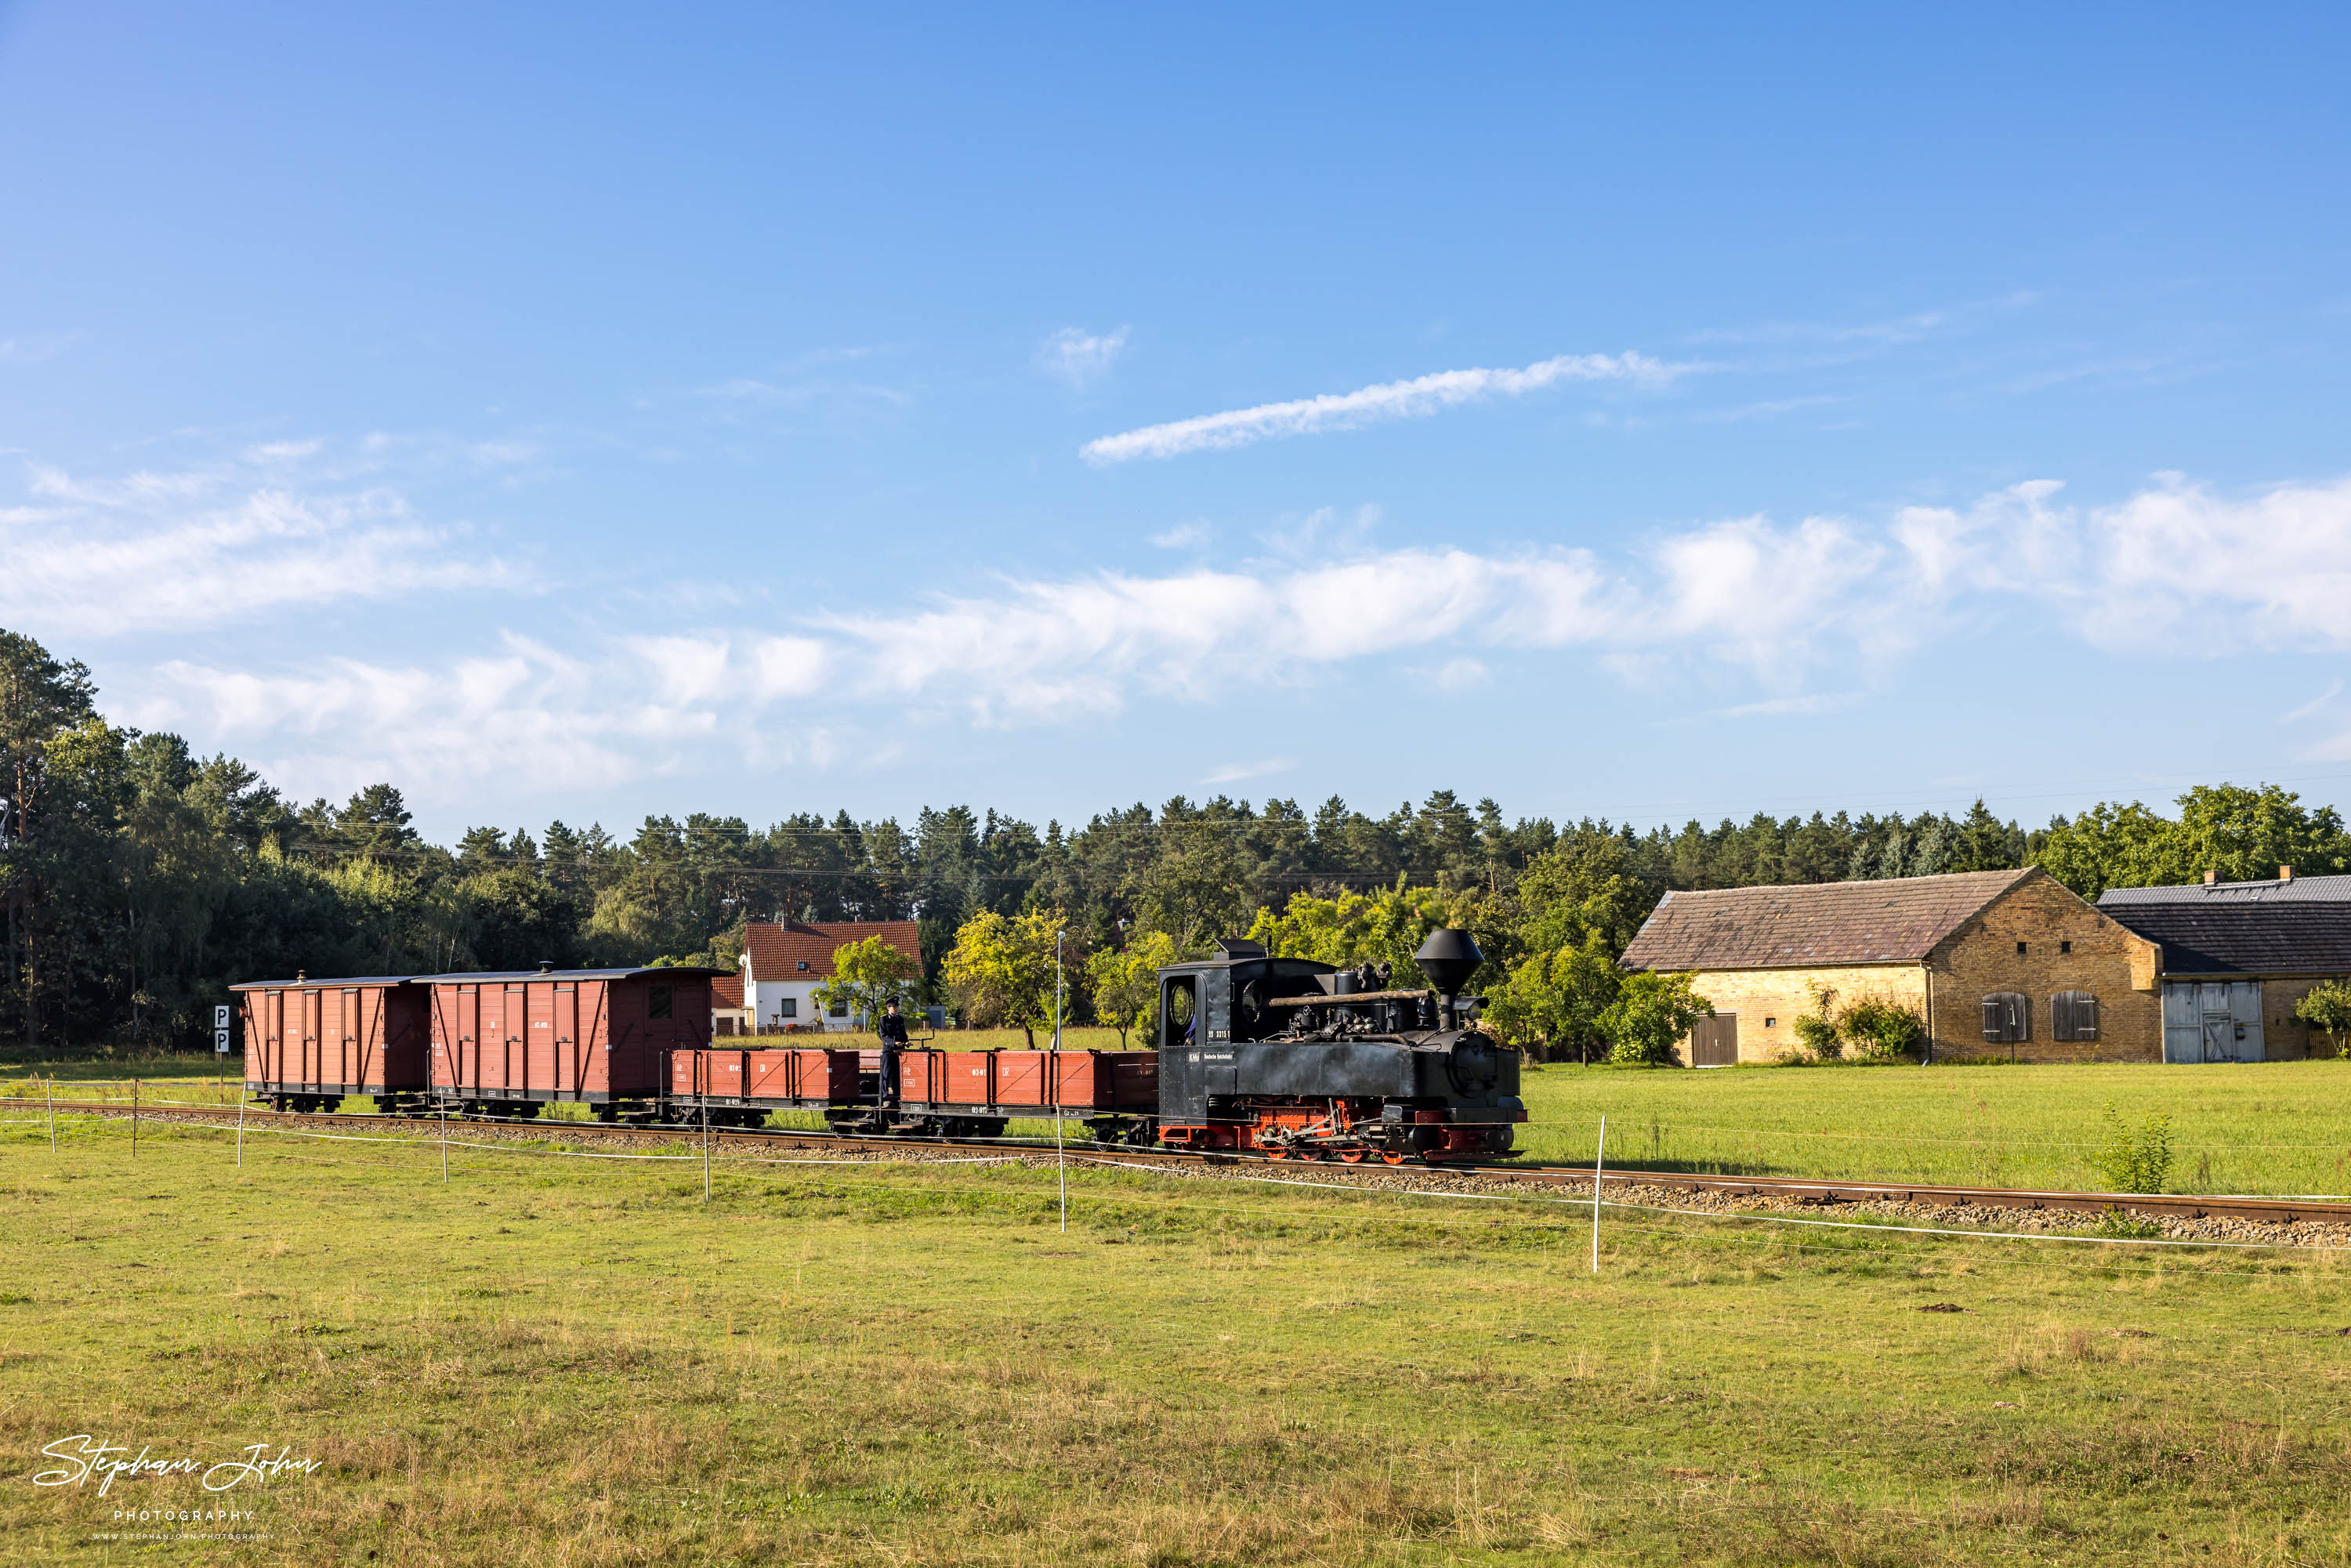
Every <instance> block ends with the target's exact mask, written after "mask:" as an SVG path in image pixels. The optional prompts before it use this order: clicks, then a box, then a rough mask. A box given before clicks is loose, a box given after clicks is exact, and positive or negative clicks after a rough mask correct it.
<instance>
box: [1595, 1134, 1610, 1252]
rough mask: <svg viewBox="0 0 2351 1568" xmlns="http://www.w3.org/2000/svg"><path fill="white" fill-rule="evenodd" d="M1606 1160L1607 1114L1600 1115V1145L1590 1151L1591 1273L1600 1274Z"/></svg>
mask: <svg viewBox="0 0 2351 1568" xmlns="http://www.w3.org/2000/svg"><path fill="white" fill-rule="evenodd" d="M1607 1158H1608V1113H1606V1112H1605V1111H1603V1112H1602V1113H1600V1143H1599V1146H1598V1147H1596V1148H1594V1149H1593V1151H1592V1271H1593V1273H1595V1274H1597V1273H1598V1272H1600V1168H1601V1166H1603V1165H1604V1164H1605V1163H1606V1161H1607Z"/></svg>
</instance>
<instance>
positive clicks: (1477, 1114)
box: [1157, 929, 1527, 1165]
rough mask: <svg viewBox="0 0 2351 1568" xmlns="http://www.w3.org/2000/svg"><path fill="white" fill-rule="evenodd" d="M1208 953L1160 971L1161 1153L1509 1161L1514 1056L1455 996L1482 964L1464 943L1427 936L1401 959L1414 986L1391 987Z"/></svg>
mask: <svg viewBox="0 0 2351 1568" xmlns="http://www.w3.org/2000/svg"><path fill="white" fill-rule="evenodd" d="M1217 946H1218V948H1219V949H1221V953H1220V956H1217V957H1214V958H1207V959H1202V960H1198V961H1196V962H1193V963H1186V964H1177V965H1174V966H1172V967H1168V968H1165V969H1162V970H1161V971H1160V972H1159V1030H1160V1033H1159V1121H1158V1127H1157V1133H1158V1137H1159V1141H1160V1142H1162V1143H1165V1144H1167V1145H1171V1146H1174V1147H1176V1148H1191V1149H1251V1150H1256V1151H1258V1152H1260V1153H1262V1154H1265V1155H1270V1157H1272V1158H1274V1159H1337V1160H1341V1161H1343V1162H1345V1163H1347V1164H1350V1165H1354V1164H1360V1163H1362V1162H1363V1161H1364V1160H1366V1159H1371V1158H1378V1159H1381V1160H1384V1161H1385V1162H1386V1163H1388V1164H1389V1165H1401V1164H1403V1163H1404V1162H1405V1160H1407V1159H1413V1158H1418V1159H1420V1160H1422V1161H1424V1162H1426V1163H1428V1164H1432V1165H1433V1164H1437V1163H1441V1162H1444V1161H1447V1160H1477V1159H1492V1158H1494V1157H1495V1156H1496V1155H1507V1154H1509V1153H1510V1145H1511V1138H1512V1134H1511V1128H1512V1126H1513V1125H1514V1124H1517V1123H1520V1122H1523V1121H1525V1120H1526V1119H1527V1113H1526V1107H1525V1106H1524V1105H1523V1104H1521V1103H1520V1100H1519V1056H1518V1052H1517V1051H1513V1050H1510V1048H1508V1047H1506V1046H1504V1045H1502V1044H1500V1043H1499V1041H1497V1040H1495V1039H1494V1038H1493V1037H1492V1036H1490V1035H1489V1034H1487V1033H1486V1032H1485V1031H1484V1030H1480V1029H1479V1027H1478V1024H1477V1021H1476V1012H1477V1008H1478V998H1462V997H1460V995H1459V991H1460V988H1461V987H1462V986H1463V985H1464V984H1466V983H1467V982H1468V978H1469V977H1470V975H1471V974H1472V973H1473V972H1474V971H1475V970H1476V969H1477V967H1478V966H1479V962H1481V959H1480V957H1479V952H1478V948H1477V946H1476V945H1475V944H1474V943H1472V942H1471V941H1470V939H1469V934H1468V932H1466V931H1457V930H1452V929H1444V930H1439V931H1437V932H1435V933H1433V934H1432V935H1431V936H1429V938H1428V940H1427V942H1426V943H1425V944H1424V945H1423V946H1421V949H1420V951H1419V952H1418V953H1417V954H1416V955H1415V956H1414V963H1415V965H1416V967H1418V968H1419V969H1420V971H1421V973H1422V975H1423V976H1424V977H1426V980H1427V982H1428V984H1427V986H1426V988H1402V989H1398V988H1391V982H1392V980H1393V979H1394V976H1393V975H1392V973H1391V972H1390V970H1389V967H1388V966H1386V965H1384V964H1377V965H1374V964H1365V965H1362V966H1359V967H1355V968H1353V969H1342V968H1339V967H1336V966H1334V965H1331V964H1322V963H1317V962H1315V961H1313V960H1311V959H1307V958H1276V957H1271V956H1268V955H1267V953H1266V950H1265V949H1264V947H1262V946H1259V944H1257V943H1255V942H1248V941H1241V940H1238V939H1231V938H1228V939H1226V940H1224V941H1221V942H1219V943H1217Z"/></svg>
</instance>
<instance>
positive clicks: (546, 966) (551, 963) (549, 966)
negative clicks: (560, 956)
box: [538, 958, 555, 975]
mask: <svg viewBox="0 0 2351 1568" xmlns="http://www.w3.org/2000/svg"><path fill="white" fill-rule="evenodd" d="M538 972H539V973H540V974H542V975H552V974H553V973H555V960H554V959H552V958H541V959H540V960H539V961H538Z"/></svg>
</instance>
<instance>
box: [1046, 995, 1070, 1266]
mask: <svg viewBox="0 0 2351 1568" xmlns="http://www.w3.org/2000/svg"><path fill="white" fill-rule="evenodd" d="M1053 1027H1054V1030H1055V1031H1056V1032H1057V1033H1058V1032H1059V1030H1060V1029H1061V1025H1060V1023H1059V1022H1058V1021H1057V1022H1056V1023H1055V1024H1054V1026H1053ZM1046 1060H1047V1061H1050V1062H1051V1063H1052V1064H1053V1158H1054V1160H1055V1161H1056V1162H1057V1163H1058V1164H1059V1165H1060V1166H1061V1234H1062V1235H1064V1236H1066V1235H1068V1234H1069V1233H1070V1151H1069V1148H1068V1146H1067V1145H1064V1144H1063V1143H1062V1141H1061V1052H1060V1051H1055V1052H1053V1054H1052V1055H1051V1056H1050V1057H1047V1058H1046Z"/></svg>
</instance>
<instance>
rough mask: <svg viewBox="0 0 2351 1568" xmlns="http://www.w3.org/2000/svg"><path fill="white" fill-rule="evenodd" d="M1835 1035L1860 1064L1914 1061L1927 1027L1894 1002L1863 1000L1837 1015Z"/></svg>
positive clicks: (1800, 1023)
mask: <svg viewBox="0 0 2351 1568" xmlns="http://www.w3.org/2000/svg"><path fill="white" fill-rule="evenodd" d="M1798 1028H1799V1029H1800V1030H1801V1028H1802V1020H1801V1019H1800V1020H1798ZM1837 1032H1838V1033H1839V1034H1840V1035H1842V1036H1843V1037H1844V1039H1845V1040H1849V1041H1851V1042H1852V1044H1853V1045H1854V1047H1855V1049H1856V1050H1857V1051H1859V1052H1860V1053H1861V1059H1862V1060H1863V1061H1917V1056H1918V1042H1919V1041H1920V1040H1924V1039H1926V1038H1927V1026H1926V1025H1925V1024H1924V1023H1923V1022H1921V1021H1920V1020H1919V1018H1918V1015H1917V1013H1915V1012H1912V1011H1911V1010H1910V1009H1908V1008H1906V1007H1904V1006H1902V1005H1901V1004H1900V1003H1898V1002H1889V1001H1887V1000H1886V999H1885V998H1883V997H1864V998H1861V1000H1859V1001H1857V1002H1855V1003H1854V1004H1853V1005H1852V1006H1851V1007H1849V1008H1847V1009H1844V1012H1843V1013H1842V1014H1841V1015H1839V1017H1838V1019H1837Z"/></svg>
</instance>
